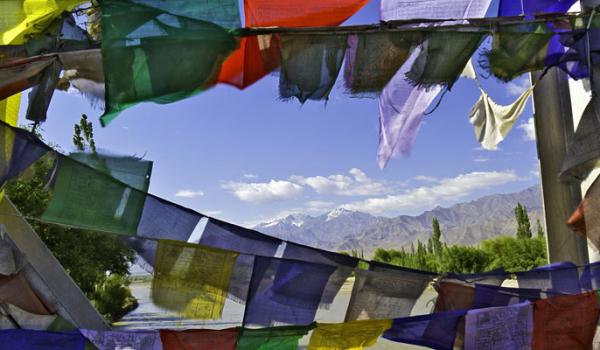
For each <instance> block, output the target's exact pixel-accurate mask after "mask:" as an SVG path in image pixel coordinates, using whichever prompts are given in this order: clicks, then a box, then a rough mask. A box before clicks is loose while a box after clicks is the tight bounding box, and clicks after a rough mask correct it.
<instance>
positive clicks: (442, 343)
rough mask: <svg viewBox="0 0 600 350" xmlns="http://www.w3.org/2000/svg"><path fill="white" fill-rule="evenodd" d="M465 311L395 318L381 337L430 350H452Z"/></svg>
mask: <svg viewBox="0 0 600 350" xmlns="http://www.w3.org/2000/svg"><path fill="white" fill-rule="evenodd" d="M466 313H467V312H466V311H451V312H442V313H434V314H430V315H424V316H415V317H406V318H397V319H395V320H394V323H393V325H392V327H391V328H390V329H389V330H387V331H386V332H385V333H383V337H384V338H386V339H388V340H391V341H395V342H399V343H407V344H413V345H420V346H427V347H430V348H432V349H439V350H452V349H453V347H454V340H455V338H456V332H457V329H458V325H459V323H460V321H461V320H462V318H463V316H465V315H466Z"/></svg>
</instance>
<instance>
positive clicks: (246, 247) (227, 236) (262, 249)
mask: <svg viewBox="0 0 600 350" xmlns="http://www.w3.org/2000/svg"><path fill="white" fill-rule="evenodd" d="M281 243H283V241H282V240H280V239H277V238H274V237H270V236H267V235H264V234H262V233H260V232H258V231H254V230H250V229H247V228H243V227H240V226H236V225H233V224H230V223H227V222H224V221H221V220H217V219H213V218H210V219H209V220H208V223H207V224H206V227H205V228H204V231H203V232H202V236H201V237H200V244H203V245H205V246H208V247H214V248H221V249H226V250H231V251H234V252H238V253H244V254H253V255H260V256H274V255H275V252H276V251H277V248H279V245H280V244H281Z"/></svg>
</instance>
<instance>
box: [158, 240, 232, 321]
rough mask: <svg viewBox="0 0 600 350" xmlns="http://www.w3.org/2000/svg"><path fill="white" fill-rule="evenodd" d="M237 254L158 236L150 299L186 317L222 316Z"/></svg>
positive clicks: (206, 317)
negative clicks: (163, 238)
mask: <svg viewBox="0 0 600 350" xmlns="http://www.w3.org/2000/svg"><path fill="white" fill-rule="evenodd" d="M237 256H238V253H235V252H229V251H226V250H221V249H215V248H208V247H204V246H201V245H198V244H191V243H186V242H181V241H168V240H160V241H159V242H158V249H157V251H156V260H155V264H154V279H153V280H152V301H153V302H154V303H155V304H156V305H158V306H160V307H163V308H165V309H168V310H173V311H176V312H178V313H180V314H181V315H182V316H183V317H187V318H194V319H205V320H214V319H219V318H221V314H222V312H223V306H224V305H225V298H226V297H227V293H228V290H229V281H230V278H231V273H232V271H233V266H234V265H235V261H236V258H237Z"/></svg>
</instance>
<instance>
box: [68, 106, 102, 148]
mask: <svg viewBox="0 0 600 350" xmlns="http://www.w3.org/2000/svg"><path fill="white" fill-rule="evenodd" d="M73 144H74V145H75V147H77V149H78V150H80V151H85V150H86V146H87V148H89V150H90V151H91V152H92V153H96V142H95V141H94V126H93V125H92V123H91V122H89V121H88V120H87V115H85V114H82V115H81V119H80V120H79V124H75V126H73Z"/></svg>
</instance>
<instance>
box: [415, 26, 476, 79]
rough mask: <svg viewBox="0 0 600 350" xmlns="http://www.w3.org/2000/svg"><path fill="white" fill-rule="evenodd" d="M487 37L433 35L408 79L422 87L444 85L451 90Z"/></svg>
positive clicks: (423, 46) (461, 33) (473, 33)
mask: <svg viewBox="0 0 600 350" xmlns="http://www.w3.org/2000/svg"><path fill="white" fill-rule="evenodd" d="M484 36H485V33H477V32H461V31H451V32H430V33H429V35H428V36H427V39H426V40H425V41H424V42H423V44H422V50H421V53H420V54H419V56H418V57H417V58H416V59H415V61H414V62H413V64H412V67H411V69H410V71H408V72H407V73H406V77H407V78H408V79H409V80H410V82H411V83H412V84H414V85H415V86H418V87H424V88H430V87H432V86H435V85H442V86H444V87H447V88H448V90H450V89H451V88H452V86H453V85H454V83H455V82H456V80H457V79H458V78H459V77H460V75H461V73H462V72H463V70H464V69H465V67H466V65H467V63H469V60H470V59H471V56H473V53H475V51H476V50H477V48H478V47H479V44H481V41H482V40H483V38H484ZM448 43H452V45H448ZM448 57H452V59H451V60H449V59H448Z"/></svg>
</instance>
